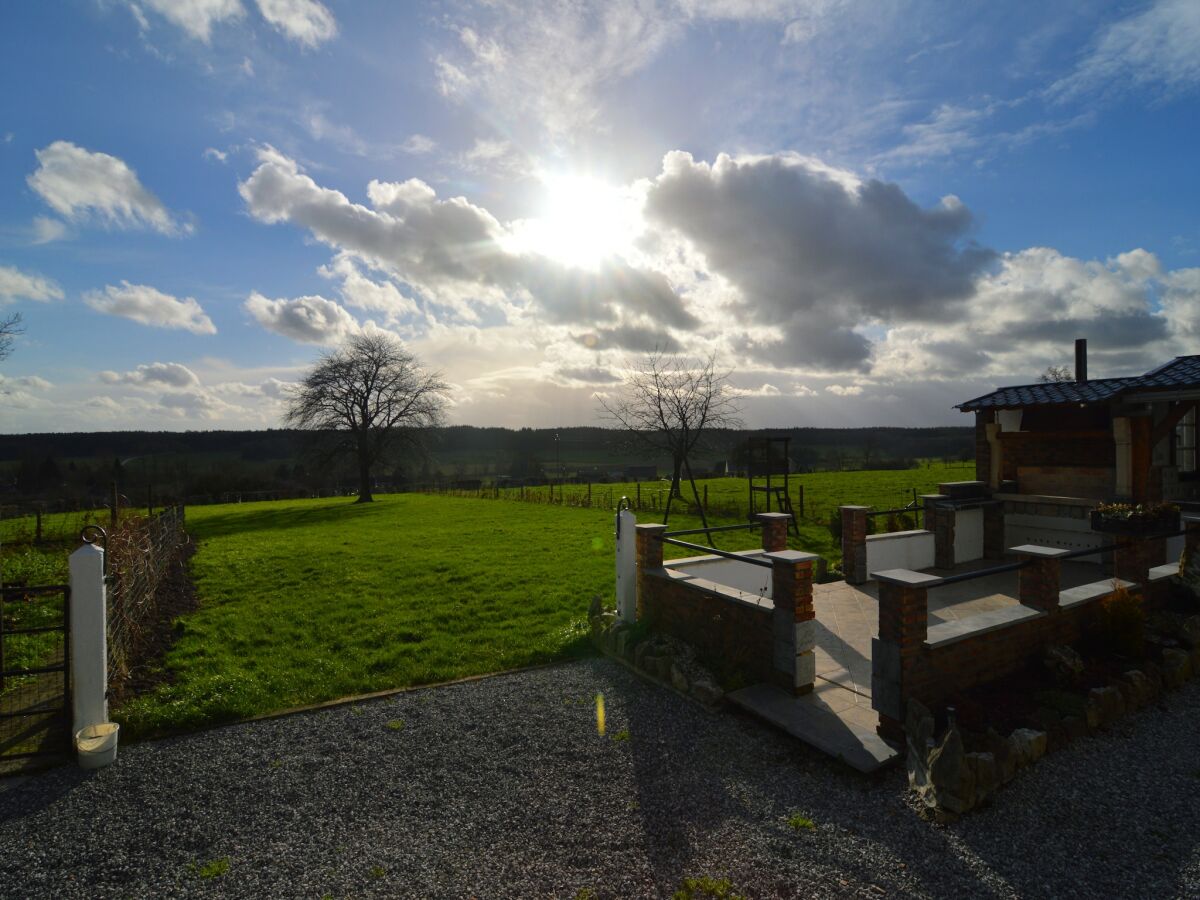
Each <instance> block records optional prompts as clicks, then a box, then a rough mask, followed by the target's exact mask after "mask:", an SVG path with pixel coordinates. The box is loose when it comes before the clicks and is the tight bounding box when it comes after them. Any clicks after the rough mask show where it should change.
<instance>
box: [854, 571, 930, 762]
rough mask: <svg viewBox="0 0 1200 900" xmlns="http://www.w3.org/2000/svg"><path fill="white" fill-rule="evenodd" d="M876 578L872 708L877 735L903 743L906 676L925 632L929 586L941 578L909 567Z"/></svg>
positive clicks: (908, 692) (907, 692)
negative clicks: (877, 595)
mask: <svg viewBox="0 0 1200 900" xmlns="http://www.w3.org/2000/svg"><path fill="white" fill-rule="evenodd" d="M875 578H876V580H877V581H878V582H879V638H878V639H877V640H876V641H875V642H874V643H873V644H872V647H871V706H872V707H873V708H874V709H875V710H876V711H877V712H878V713H879V725H878V726H877V729H876V730H877V731H878V732H879V735H880V737H883V738H886V739H888V740H893V741H903V740H904V708H905V704H906V703H907V702H908V699H909V697H910V696H911V692H912V687H913V686H912V684H911V683H910V681H911V675H912V672H913V670H914V668H915V664H916V663H917V661H918V659H919V657H920V655H921V652H922V649H923V645H924V643H925V638H926V636H927V634H928V630H929V624H928V618H929V586H930V585H931V584H936V583H937V582H938V581H940V580H941V579H939V578H937V577H936V576H934V575H924V574H922V573H920V572H910V571H909V570H908V569H889V570H887V571H884V572H876V573H875ZM917 699H920V698H917Z"/></svg>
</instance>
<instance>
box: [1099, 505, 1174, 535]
mask: <svg viewBox="0 0 1200 900" xmlns="http://www.w3.org/2000/svg"><path fill="white" fill-rule="evenodd" d="M1179 522H1180V519H1179V510H1177V509H1175V510H1166V511H1164V512H1161V513H1159V514H1158V515H1156V516H1154V517H1148V516H1128V517H1118V516H1106V515H1104V514H1102V513H1101V512H1100V510H1098V509H1093V510H1092V531H1099V532H1103V533H1104V534H1119V535H1124V536H1126V537H1156V536H1158V535H1163V534H1171V533H1172V532H1175V531H1178V530H1179Z"/></svg>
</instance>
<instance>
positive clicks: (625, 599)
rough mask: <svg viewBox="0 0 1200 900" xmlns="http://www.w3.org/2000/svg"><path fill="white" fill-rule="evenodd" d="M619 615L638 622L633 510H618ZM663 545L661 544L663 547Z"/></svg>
mask: <svg viewBox="0 0 1200 900" xmlns="http://www.w3.org/2000/svg"><path fill="white" fill-rule="evenodd" d="M616 538H617V615H618V616H619V617H620V619H621V621H623V622H628V623H629V624H630V625H632V624H633V623H634V622H635V621H637V556H638V549H637V517H636V516H634V514H633V511H632V510H628V509H620V510H617V535H616ZM661 546H662V544H659V547H661Z"/></svg>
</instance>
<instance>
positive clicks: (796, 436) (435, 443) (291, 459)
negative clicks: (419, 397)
mask: <svg viewBox="0 0 1200 900" xmlns="http://www.w3.org/2000/svg"><path fill="white" fill-rule="evenodd" d="M973 434H974V432H973V429H972V428H970V427H936V428H891V427H889V428H765V429H744V430H736V431H735V430H717V431H713V432H711V433H710V434H709V435H707V436H706V439H705V442H704V446H703V447H702V448H701V449H700V450H699V451H698V452H697V453H696V454H695V456H694V458H693V459H692V467H693V470H694V471H695V473H696V475H697V476H701V475H713V474H725V473H726V472H727V471H728V472H730V473H731V474H732V473H741V472H743V471H744V469H745V466H746V456H747V446H748V442H749V441H750V439H753V438H763V437H787V438H789V439H790V444H789V447H788V451H789V452H788V455H789V457H790V460H789V464H788V467H789V468H790V469H791V471H793V472H805V471H823V470H838V469H864V468H910V467H913V466H915V465H917V461H918V460H921V459H946V460H968V459H970V458H972V455H973V453H974V445H973V441H974V437H973ZM318 443H319V441H316V440H314V436H313V435H312V434H311V433H308V432H300V431H294V430H286V429H270V430H265V431H183V432H170V431H109V432H74V433H72V432H63V433H46V434H7V435H0V491H2V492H3V496H4V497H5V502H9V503H11V502H14V501H22V500H64V501H68V502H70V501H74V502H86V501H89V500H91V499H93V498H100V497H103V496H105V495H106V493H107V492H108V491H109V490H110V485H111V483H112V481H114V480H116V481H118V482H119V483H120V485H121V487H122V490H123V492H127V493H129V495H130V497H131V498H132V497H133V496H134V493H136V494H137V495H138V496H140V497H144V496H145V494H146V492H153V493H154V495H155V496H156V497H157V498H158V499H159V501H160V502H162V501H164V500H168V499H174V500H184V501H187V500H189V499H192V500H194V501H196V502H199V501H201V500H203V499H205V498H217V497H219V496H223V495H227V494H230V493H232V492H244V493H254V492H284V493H290V494H303V493H305V492H311V493H317V492H320V493H333V492H341V491H345V490H350V489H352V487H353V485H354V483H355V473H354V471H353V469H352V467H351V466H350V465H349V464H348V463H347V462H344V461H343V462H338V461H331V460H330V459H328V458H326V457H323V456H322V455H320V454H319V453H317V452H316V451H315V447H316V445H317V444H318ZM775 447H776V452H775V454H774V460H775V463H774V464H775V467H776V468H781V467H782V459H781V458H779V457H780V453H779V451H780V449H781V447H780V445H775ZM669 472H670V459H669V458H668V457H667V456H666V455H664V454H662V453H656V452H655V451H653V450H651V449H648V448H646V447H645V445H643V444H641V443H640V442H639V441H638V440H636V439H635V438H634V437H633V436H632V435H630V434H628V433H627V432H622V431H619V430H616V429H612V428H598V427H594V426H573V427H567V428H517V429H513V428H495V427H492V428H488V427H477V426H472V425H453V426H448V427H444V428H439V429H434V430H433V431H432V432H430V433H428V434H426V435H424V436H423V440H422V441H421V445H420V446H419V447H410V448H409V449H408V450H406V451H404V452H401V453H398V454H397V455H396V456H395V457H394V458H393V459H391V460H389V461H388V463H387V464H386V465H383V466H380V467H379V469H378V471H377V473H376V479H377V481H378V483H379V486H380V488H381V489H384V490H386V489H389V488H390V489H405V488H413V487H419V486H423V485H427V484H443V485H453V484H458V485H466V486H474V485H476V484H478V483H492V482H496V481H509V482H521V483H539V482H545V481H548V480H560V479H561V480H569V481H592V482H599V483H602V482H604V481H622V480H653V479H654V478H655V477H662V476H664V475H669ZM126 488H128V491H126Z"/></svg>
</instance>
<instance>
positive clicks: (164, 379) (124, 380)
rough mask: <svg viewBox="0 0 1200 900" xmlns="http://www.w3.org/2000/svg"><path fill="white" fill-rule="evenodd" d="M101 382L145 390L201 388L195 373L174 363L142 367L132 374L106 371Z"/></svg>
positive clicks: (158, 363)
mask: <svg viewBox="0 0 1200 900" xmlns="http://www.w3.org/2000/svg"><path fill="white" fill-rule="evenodd" d="M100 380H101V381H103V382H105V383H106V384H127V385H132V386H134V387H145V388H153V387H158V388H162V387H166V388H171V389H175V390H188V389H195V388H199V387H200V379H199V378H198V377H197V376H196V373H195V372H193V371H192V370H191V369H189V368H188V367H187V366H185V365H183V364H182V363H173V362H172V363H162V362H155V363H150V364H148V365H141V366H138V367H137V368H136V369H134V370H133V371H131V372H113V371H105V372H101V373H100Z"/></svg>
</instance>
